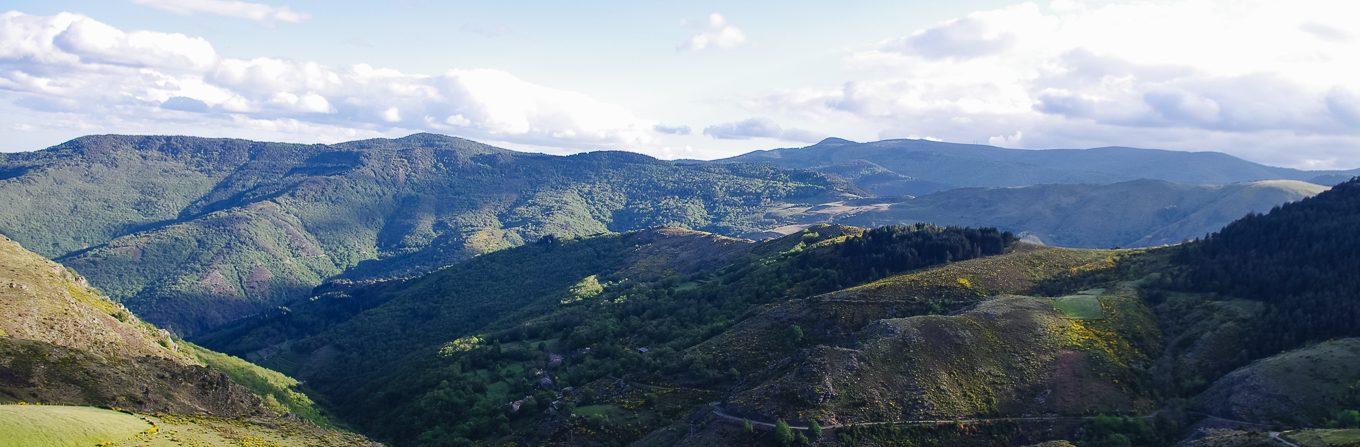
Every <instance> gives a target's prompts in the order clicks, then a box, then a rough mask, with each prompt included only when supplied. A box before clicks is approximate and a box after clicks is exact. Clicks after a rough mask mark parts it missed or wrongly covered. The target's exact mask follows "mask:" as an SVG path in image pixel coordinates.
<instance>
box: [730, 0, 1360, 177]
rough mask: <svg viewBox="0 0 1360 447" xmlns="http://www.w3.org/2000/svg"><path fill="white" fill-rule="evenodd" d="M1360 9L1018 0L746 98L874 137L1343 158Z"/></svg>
mask: <svg viewBox="0 0 1360 447" xmlns="http://www.w3.org/2000/svg"><path fill="white" fill-rule="evenodd" d="M1357 16H1360V6H1355V5H1352V4H1350V3H1347V2H1335V1H1325V0H1317V1H1308V0H1303V1H1298V2H1288V3H1281V2H1271V1H1266V0H1248V1H1238V0H1193V1H1188V2H1101V3H1094V2H1093V3H1085V2H1066V1H1064V2H1053V3H1052V4H1048V5H1039V4H1035V3H1023V4H1019V5H1014V6H1010V7H1005V8H1000V9H996V10H989V11H981V12H976V13H972V14H968V15H966V16H964V17H959V18H956V19H952V20H947V21H943V22H940V23H938V24H935V25H933V26H930V27H927V28H925V29H920V30H915V31H912V32H909V33H906V34H905V35H903V36H901V37H898V38H892V39H888V40H884V41H881V42H878V43H875V44H873V45H872V46H868V47H866V48H865V49H863V50H857V51H853V52H851V54H849V55H848V56H847V57H846V59H845V64H846V67H847V69H848V70H850V71H849V72H850V73H851V76H853V80H849V81H846V82H843V83H841V84H840V85H835V86H815V87H814V86H809V87H805V88H799V89H792V90H787V91H780V92H773V93H768V94H766V95H763V96H761V97H759V98H758V99H756V100H753V101H749V104H748V106H749V107H750V108H752V109H754V110H759V111H761V113H763V114H771V113H776V112H778V113H782V114H784V116H795V117H800V118H801V119H803V120H804V121H808V122H821V123H826V126H828V127H832V128H835V127H849V126H850V125H853V124H858V125H861V126H863V125H866V124H865V123H869V124H867V125H869V126H876V127H878V129H880V130H879V136H900V135H931V136H935V137H940V138H943V139H946V140H953V141H963V142H978V143H985V142H993V143H998V144H1005V145H1016V146H1021V147H1045V146H1048V147H1052V146H1063V147H1080V146H1083V145H1093V146H1094V145H1144V146H1151V145H1163V147H1170V148H1193V149H1216V150H1225V151H1229V152H1234V153H1237V154H1239V155H1244V156H1249V157H1251V158H1253V159H1256V160H1260V161H1265V162H1273V163H1280V164H1286V165H1298V166H1305V165H1307V166H1312V167H1316V166H1318V165H1317V163H1319V162H1320V160H1344V159H1345V158H1344V157H1340V158H1338V157H1336V156H1335V155H1336V153H1337V151H1338V150H1343V151H1346V150H1348V151H1350V152H1351V153H1352V155H1351V156H1350V159H1351V161H1350V162H1349V163H1347V164H1345V165H1343V167H1354V166H1352V165H1355V164H1360V151H1358V150H1357V148H1360V119H1357V117H1360V102H1357V100H1356V98H1357V96H1356V95H1357V94H1356V93H1355V92H1356V91H1355V90H1354V87H1353V86H1354V85H1355V84H1354V82H1355V81H1354V74H1355V73H1360V42H1357V39H1353V38H1351V36H1350V33H1349V32H1348V31H1346V30H1348V29H1350V28H1351V27H1350V26H1349V24H1348V21H1347V19H1346V18H1347V17H1357ZM771 116H778V115H771ZM1305 140H1306V141H1312V142H1324V141H1325V142H1326V144H1329V145H1337V144H1340V145H1341V146H1340V148H1338V147H1335V146H1330V147H1320V146H1309V145H1305V144H1299V142H1300V141H1305ZM1228 142H1230V143H1231V144H1230V145H1224V146H1216V144H1219V143H1225V144H1226V143H1228ZM1268 148H1269V150H1267V149H1268ZM1277 149H1279V151H1278V153H1276V152H1275V151H1276V150H1277Z"/></svg>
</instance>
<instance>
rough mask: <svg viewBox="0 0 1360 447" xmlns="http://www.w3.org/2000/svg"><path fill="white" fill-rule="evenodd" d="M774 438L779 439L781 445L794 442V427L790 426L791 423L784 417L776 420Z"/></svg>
mask: <svg viewBox="0 0 1360 447" xmlns="http://www.w3.org/2000/svg"><path fill="white" fill-rule="evenodd" d="M774 439H775V440H776V441H779V445H791V444H793V429H792V428H789V423H788V422H784V420H783V419H780V420H777V421H775V422H774Z"/></svg>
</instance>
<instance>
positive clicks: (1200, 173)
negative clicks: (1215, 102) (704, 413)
mask: <svg viewBox="0 0 1360 447" xmlns="http://www.w3.org/2000/svg"><path fill="white" fill-rule="evenodd" d="M724 161H728V162H766V163H771V164H774V165H777V166H784V167H790V168H804V169H813V170H817V171H819V172H825V173H828V174H830V175H833V176H837V177H840V178H843V179H845V180H847V181H849V182H850V183H851V184H853V185H856V186H858V187H859V188H861V189H863V190H865V191H867V192H869V193H870V194H871V195H876V196H902V195H920V194H927V193H931V192H936V191H943V190H946V189H951V188H963V187H1010V186H1026V185H1038V184H1049V183H1087V184H1101V183H1116V182H1122V181H1129V180H1136V179H1153V180H1165V181H1171V182H1178V183H1189V184H1226V183H1239V182H1250V181H1257V180H1272V179H1287V180H1303V181H1314V180H1316V181H1317V182H1320V183H1327V184H1331V183H1336V182H1337V181H1342V180H1345V179H1348V178H1349V177H1352V176H1355V175H1357V174H1360V172H1357V171H1344V172H1343V171H1300V170H1296V169H1288V168H1278V167H1273V166H1265V165H1261V164H1257V163H1252V162H1249V161H1246V160H1242V159H1239V158H1236V157H1233V156H1230V155H1227V154H1223V153H1218V152H1182V151H1165V150H1156V149H1135V148H1126V147H1106V148H1096V149H1050V150H1020V149H1003V148H999V147H993V146H983V145H971V144H955V143H942V142H935V141H926V140H884V141H876V142H870V143H856V142H852V141H847V140H843V139H839V138H828V139H826V140H824V141H822V142H820V143H817V144H815V145H812V146H808V147H803V148H788V149H771V150H766V151H755V152H750V153H747V154H743V155H739V156H736V157H732V158H729V159H726V160H724ZM866 167H871V168H869V169H866Z"/></svg>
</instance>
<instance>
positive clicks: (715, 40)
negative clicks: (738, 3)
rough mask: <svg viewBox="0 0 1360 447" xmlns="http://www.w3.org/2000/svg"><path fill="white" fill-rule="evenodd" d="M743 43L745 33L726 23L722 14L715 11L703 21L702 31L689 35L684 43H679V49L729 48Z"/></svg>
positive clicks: (744, 41)
mask: <svg viewBox="0 0 1360 447" xmlns="http://www.w3.org/2000/svg"><path fill="white" fill-rule="evenodd" d="M743 43H746V33H743V32H742V31H741V29H740V28H737V27H736V26H734V25H732V24H730V23H727V19H726V18H724V17H723V16H722V14H718V13H716V12H715V13H712V14H709V15H708V21H707V22H705V23H704V25H703V31H700V32H699V33H697V34H695V35H693V36H690V37H689V39H688V40H686V41H685V43H683V44H681V45H680V50H682V51H683V50H689V51H699V50H703V49H706V48H731V47H735V46H737V45H741V44H743Z"/></svg>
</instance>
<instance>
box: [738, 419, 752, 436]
mask: <svg viewBox="0 0 1360 447" xmlns="http://www.w3.org/2000/svg"><path fill="white" fill-rule="evenodd" d="M741 429H742V431H745V432H746V433H755V432H756V427H755V426H754V425H751V420H750V419H742V420H741Z"/></svg>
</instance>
